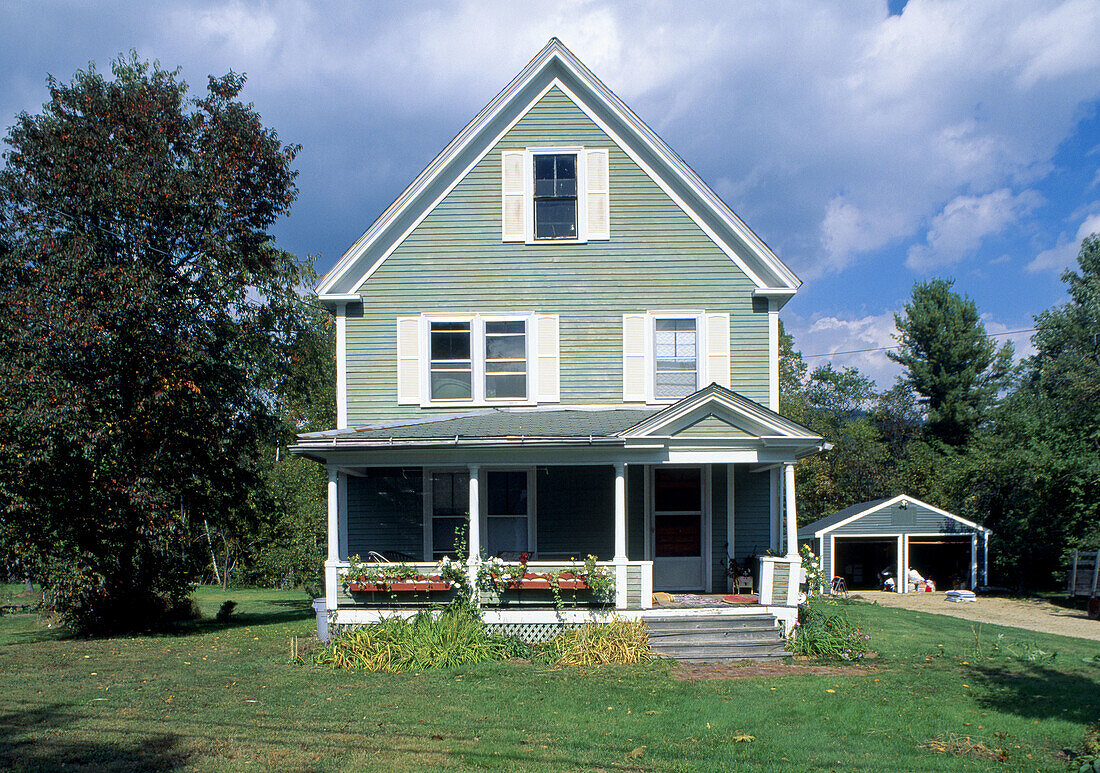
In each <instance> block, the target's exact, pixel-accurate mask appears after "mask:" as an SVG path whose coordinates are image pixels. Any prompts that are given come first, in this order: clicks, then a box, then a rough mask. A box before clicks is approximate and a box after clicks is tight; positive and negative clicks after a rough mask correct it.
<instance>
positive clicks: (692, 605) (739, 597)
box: [653, 591, 760, 609]
mask: <svg viewBox="0 0 1100 773" xmlns="http://www.w3.org/2000/svg"><path fill="white" fill-rule="evenodd" d="M758 606H760V596H759V595H757V594H755V593H753V594H730V593H665V592H661V591H658V592H655V593H654V594H653V609H707V608H719V609H729V608H731V607H758Z"/></svg>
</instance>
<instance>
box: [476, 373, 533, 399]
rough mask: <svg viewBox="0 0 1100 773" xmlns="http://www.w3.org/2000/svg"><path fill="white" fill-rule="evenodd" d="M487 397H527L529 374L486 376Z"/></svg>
mask: <svg viewBox="0 0 1100 773" xmlns="http://www.w3.org/2000/svg"><path fill="white" fill-rule="evenodd" d="M485 397H486V398H487V399H490V400H492V399H494V398H495V399H500V398H503V397H518V398H524V397H527V375H526V374H520V375H517V376H493V375H487V376H486V377H485Z"/></svg>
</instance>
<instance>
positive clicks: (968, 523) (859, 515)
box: [814, 494, 991, 537]
mask: <svg viewBox="0 0 1100 773" xmlns="http://www.w3.org/2000/svg"><path fill="white" fill-rule="evenodd" d="M903 499H904V500H905V501H906V502H909V503H911V504H915V505H918V506H920V507H923V508H926V509H927V510H930V511H932V512H933V513H935V514H936V515H942V516H944V517H945V518H950V519H952V520H955V521H958V522H959V523H961V524H963V525H964V526H969V527H970V528H972V529H975V530H977V531H984V532H990V533H991V531H990V529H987V528H986V527H984V526H979V525H978V524H976V523H974V522H973V521H968V520H966V519H965V518H960V517H959V516H957V515H955V514H954V513H949V512H947V511H946V510H941V509H940V508H938V507H934V506H933V505H930V504H928V503H927V502H922V501H921V500H919V499H917V498H915V497H911V496H909V495H908V494H899V495H898V496H896V497H894V498H893V499H888V500H886V501H885V502H880V503H879V504H877V505H875V506H874V507H869V508H867V509H866V510H862V511H860V512H858V513H856V514H855V515H850V516H848V517H847V518H845V519H844V520H843V521H838V522H837V523H834V524H832V525H830V526H826V527H825V528H824V529H818V530H817V531H815V532H814V536H815V537H820V536H821V535H822V534H828V533H829V532H831V531H835V530H836V529H839V528H840V527H841V526H846V525H848V524H849V523H851V522H852V521H856V520H859V519H860V518H862V517H863V516H865V515H870V514H871V513H877V512H878V511H879V510H882V509H883V508H886V507H890V505H893V504H897V503H898V502H900V501H901V500H903ZM859 536H862V535H859ZM913 536H918V535H916V534H914V535H913Z"/></svg>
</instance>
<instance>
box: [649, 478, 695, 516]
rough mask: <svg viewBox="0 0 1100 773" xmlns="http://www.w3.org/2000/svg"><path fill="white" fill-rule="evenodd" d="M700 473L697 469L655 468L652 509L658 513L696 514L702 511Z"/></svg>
mask: <svg viewBox="0 0 1100 773" xmlns="http://www.w3.org/2000/svg"><path fill="white" fill-rule="evenodd" d="M702 491H703V485H702V471H701V470H700V469H699V468H697V467H688V468H677V467H667V468H661V467H656V468H654V470H653V509H654V511H656V512H658V513H669V512H671V513H682V512H690V513H697V512H699V511H700V510H701V509H702V503H703V498H702Z"/></svg>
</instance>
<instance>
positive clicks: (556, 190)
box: [534, 153, 577, 239]
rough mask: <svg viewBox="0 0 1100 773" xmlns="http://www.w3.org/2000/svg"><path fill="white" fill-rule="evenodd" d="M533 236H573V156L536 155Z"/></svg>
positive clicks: (562, 154)
mask: <svg viewBox="0 0 1100 773" xmlns="http://www.w3.org/2000/svg"><path fill="white" fill-rule="evenodd" d="M534 163H535V170H534V172H535V191H534V194H535V195H534V204H535V238H536V239H576V238H577V156H576V155H575V154H573V153H553V154H550V153H547V154H542V155H536V156H535V157H534Z"/></svg>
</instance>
